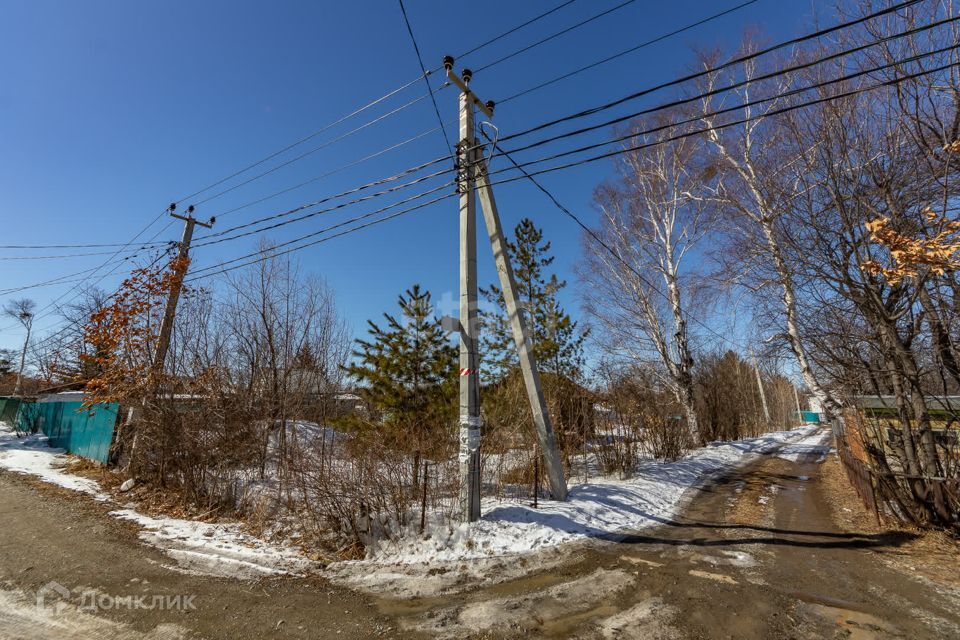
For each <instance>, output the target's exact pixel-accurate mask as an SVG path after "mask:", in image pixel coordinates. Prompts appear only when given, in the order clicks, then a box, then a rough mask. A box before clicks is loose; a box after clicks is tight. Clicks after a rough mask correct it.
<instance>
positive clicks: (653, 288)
mask: <svg viewBox="0 0 960 640" xmlns="http://www.w3.org/2000/svg"><path fill="white" fill-rule="evenodd" d="M484 135H485V136H486V134H484ZM487 139H488V140H489V138H487ZM491 142H492V143H493V148H494V150H495V151H496V150H499V152H500V153H501V154H502V155H503V156H504V157H506V158H507V160H509V161H510V163H511V164H513V166H514V167H516V168H517V169H518V170H519V171H520V172H521V173H522V174H523V177H524V178H526V179H527V180H529V181H530V182H531V183H532V184H533V185H534V186H535V187H536V188H537V189H539V190H540V191H541V192H542V193H543V194H544V195H545V196H547V198H549V199H550V201H551V202H552V203H553V204H554V206H555V207H556V208H557V209H559V210H560V211H561V212H562V213H564V214H566V215H567V216H568V217H569V218H571V219H572V220H573V221H574V222H575V223H577V225H578V226H579V227H580V228H581V229H583V230H584V231H585V232H586V233H587V234H588V235H589V236H590V237H591V238H593V240H594V241H596V242H597V244H599V245H600V246H601V247H603V248H604V249H606V250H607V251H608V252H609V253H610V255H612V256H613V257H614V258H616V259H617V260H618V261H619V262H620V263H621V264H623V266H625V267H626V268H627V269H629V270H630V272H631V273H633V274H634V275H635V276H636V277H637V279H638V280H640V282H642V283H643V284H644V285H646V286H647V287H648V288H649V289H650V290H651V291H653V292H654V293H656V294H657V295H659V296H660V297H662V298H663V299H664V300H666V301H667V302H670V298H669V297H668V296H667V294H665V293H664V292H662V291H661V290H660V288H659V287H657V286H656V285H654V284H653V283H652V282H650V281H649V280H648V279H647V278H646V277H644V275H643V274H642V273H640V272H639V271H638V270H637V269H636V268H634V267H633V265H631V264H630V263H629V262H627V261H626V260H625V259H624V258H623V257H622V256H621V255H620V254H619V253H618V252H617V251H616V250H615V249H613V247H611V246H610V245H609V244H608V243H606V242H605V241H604V240H603V239H602V238H600V236H599V235H598V234H597V233H596V232H594V230H593V229H591V228H590V227H589V226H587V224H586V223H584V222H583V221H582V220H581V219H580V218H579V217H578V216H577V215H576V214H575V213H573V212H572V211H570V209H568V208H567V207H565V206H564V205H563V203H561V202H560V200H558V199H557V197H556V196H554V195H553V193H551V192H550V191H549V190H548V189H547V188H546V187H544V186H543V185H542V184H541V183H540V182H539V181H538V180H537V179H536V178H535V177H533V176H532V175H530V174H529V173H528V172H527V170H526V169H524V168H523V167H522V166H521V165H520V164H518V163H517V161H516V160H514V159H513V157H512V156H511V155H510V154H509V153H508V152H506V151H504V150H503V149H502V148H500V147H499V146H498V144H497V142H496V141H491ZM687 318H688V319H689V320H692V321H693V322H695V323H696V324H698V325H700V326H701V327H703V328H704V329H706V330H707V331H709V332H710V333H712V334H713V335H715V336H716V337H718V338H720V339H721V340H722V341H724V342H726V343H728V344H730V345H733V346H734V347H736V348H738V349H743V345H740V344H738V343H736V342H734V341H732V340H730V339H729V338H728V337H726V336H724V335H723V334H721V333H718V332H717V331H715V330H714V329H712V328H711V327H710V326H709V325H707V324H706V323H704V322H701V321H700V320H699V319H697V318H696V316H693V315H690V314H688V315H687Z"/></svg>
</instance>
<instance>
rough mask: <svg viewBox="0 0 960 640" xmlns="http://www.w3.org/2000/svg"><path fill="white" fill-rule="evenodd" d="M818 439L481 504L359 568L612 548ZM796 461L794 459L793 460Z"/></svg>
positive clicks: (759, 442) (390, 546)
mask: <svg viewBox="0 0 960 640" xmlns="http://www.w3.org/2000/svg"><path fill="white" fill-rule="evenodd" d="M814 437H816V438H818V439H819V438H821V437H822V435H821V432H819V430H818V428H817V427H815V426H803V427H798V428H796V429H793V430H791V431H781V432H776V433H770V434H766V435H763V436H760V437H758V438H752V439H749V440H740V441H735V442H714V443H711V444H710V445H708V446H706V447H704V448H702V449H697V450H695V451H692V452H690V453H689V454H688V455H687V456H686V457H684V458H683V459H681V460H677V461H675V462H662V461H654V460H651V461H645V462H643V463H641V464H640V465H639V466H638V467H637V470H636V473H635V474H634V476H633V477H632V478H629V479H627V480H620V479H615V478H603V479H595V480H592V481H590V482H589V483H586V484H574V485H572V486H571V488H570V493H569V499H568V500H567V501H566V502H552V501H546V502H543V503H542V504H541V506H540V508H539V509H533V508H532V507H531V506H529V504H528V503H527V502H526V501H520V500H503V501H498V500H496V499H486V500H484V501H483V503H482V512H483V513H484V516H483V517H482V518H481V520H480V521H479V522H475V523H472V524H461V525H459V526H454V527H452V528H451V527H449V526H438V527H435V528H434V529H432V530H431V531H428V532H427V534H425V535H424V536H423V537H420V536H410V537H408V538H406V539H403V540H400V541H398V542H391V543H385V544H382V545H381V546H380V547H379V548H378V549H375V550H374V551H373V553H372V554H371V557H370V558H369V559H368V560H364V561H361V562H362V563H376V564H416V563H429V562H454V561H460V560H467V559H477V558H491V557H497V556H504V555H522V554H528V553H531V552H533V551H537V550H541V549H544V548H549V547H554V546H557V545H561V544H565V543H569V542H575V541H578V540H583V539H587V538H600V539H611V540H615V539H617V538H618V537H619V535H621V534H623V533H624V532H626V531H632V530H636V529H641V528H643V527H647V526H651V525H655V524H658V523H661V522H663V521H664V520H666V519H668V518H670V517H671V516H672V515H674V514H675V513H676V512H677V511H678V510H679V508H680V507H681V506H682V504H683V498H684V494H685V493H686V492H687V490H688V489H690V488H691V487H694V486H696V485H698V484H701V483H703V482H704V481H705V480H707V479H709V477H711V476H714V475H716V474H719V473H722V472H724V471H728V470H730V469H733V468H735V467H737V466H740V465H742V464H745V463H747V462H750V461H751V460H754V459H756V458H757V457H758V456H759V455H763V454H771V453H775V452H777V451H778V450H780V449H781V448H782V447H784V446H785V445H787V446H789V445H790V444H791V443H802V442H805V441H807V440H813V438H814ZM798 455H799V453H798Z"/></svg>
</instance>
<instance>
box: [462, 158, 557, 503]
mask: <svg viewBox="0 0 960 640" xmlns="http://www.w3.org/2000/svg"><path fill="white" fill-rule="evenodd" d="M478 155H479V154H478ZM476 168H477V170H476V173H475V178H476V182H477V189H478V192H479V195H480V207H481V208H482V209H483V219H484V222H486V225H487V234H488V235H489V236H490V245H491V247H492V248H493V257H494V260H495V261H496V265H497V275H498V276H499V277H500V288H501V289H502V290H503V300H504V303H505V304H506V308H507V314H508V315H509V316H510V328H511V330H512V331H513V341H514V343H515V344H516V346H517V353H518V354H519V356H520V370H521V371H522V372H523V382H524V385H526V388H527V397H528V398H529V400H530V409H531V411H532V412H533V423H534V425H536V427H537V437H538V438H539V440H540V450H541V451H542V452H543V462H544V466H545V467H546V469H547V475H548V476H549V478H550V491H551V493H552V494H553V497H554V499H555V500H566V499H567V481H566V478H564V475H563V465H562V464H561V462H560V452H559V450H558V448H557V437H556V434H555V433H554V431H553V424H551V422H550V414H549V413H547V403H546V401H545V400H544V398H543V385H542V384H541V382H540V372H539V371H538V370H537V360H536V358H535V356H534V355H533V348H532V347H533V341H532V339H531V336H530V335H529V334H528V332H527V326H526V321H525V320H524V318H523V315H521V313H520V306H519V304H518V303H519V300H518V298H517V287H516V282H515V280H514V277H513V267H512V266H511V264H510V256H509V254H508V253H507V242H506V240H505V239H504V235H503V226H502V225H501V223H500V214H499V213H498V212H497V203H496V200H494V198H493V189H492V188H491V187H490V181H489V179H488V177H487V167H486V163H485V162H484V161H483V160H478V162H477V164H476Z"/></svg>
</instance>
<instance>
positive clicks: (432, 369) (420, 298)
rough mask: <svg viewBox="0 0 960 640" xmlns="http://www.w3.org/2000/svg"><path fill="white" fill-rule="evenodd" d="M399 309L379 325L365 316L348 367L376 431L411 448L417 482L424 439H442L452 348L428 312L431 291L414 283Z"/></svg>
mask: <svg viewBox="0 0 960 640" xmlns="http://www.w3.org/2000/svg"><path fill="white" fill-rule="evenodd" d="M398 304H399V306H400V315H399V316H394V315H391V314H388V313H384V314H383V317H384V321H385V322H384V325H383V326H381V325H378V324H377V323H375V322H373V321H372V320H371V321H368V325H369V329H368V331H369V338H368V339H367V340H357V348H356V349H355V350H354V352H353V356H354V362H353V364H351V365H350V366H349V367H348V369H347V370H348V373H349V374H350V375H351V376H352V377H353V378H354V379H355V380H356V381H357V383H358V384H359V385H360V393H361V394H362V396H363V397H364V398H365V399H366V401H367V402H368V404H369V405H370V406H371V407H373V408H374V409H376V411H377V413H378V414H379V416H380V421H379V425H377V426H378V428H379V429H380V430H381V434H380V435H381V436H382V437H384V438H385V439H386V440H388V441H389V442H390V443H391V444H392V445H393V446H396V447H398V448H400V449H402V450H406V451H409V452H410V453H412V454H413V458H414V459H413V479H414V483H413V484H414V485H416V484H417V479H418V478H419V470H420V459H421V456H422V454H423V452H424V451H425V450H426V449H427V448H428V445H429V443H431V442H438V441H441V440H442V436H441V433H442V430H443V428H444V427H445V426H447V425H448V423H449V422H450V420H451V419H452V416H453V410H454V404H453V389H454V386H455V382H456V379H457V377H456V372H457V369H456V367H457V359H456V358H457V352H456V349H455V348H454V347H453V346H452V345H450V343H449V341H448V339H447V337H446V335H445V333H444V331H443V329H442V328H441V326H440V321H439V319H437V318H436V317H435V316H433V314H432V313H433V309H432V305H431V302H430V293H429V292H428V291H422V290H421V289H420V285H414V286H413V287H412V288H410V289H408V290H407V291H406V292H405V293H404V294H402V295H400V296H399V300H398Z"/></svg>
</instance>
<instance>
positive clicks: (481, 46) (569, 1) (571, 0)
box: [457, 0, 576, 58]
mask: <svg viewBox="0 0 960 640" xmlns="http://www.w3.org/2000/svg"><path fill="white" fill-rule="evenodd" d="M574 2H576V0H567V1H566V2H561V3H560V4H558V5H557V6H555V7H554V8H552V9H548V10H547V11H544V12H543V13H541V14H539V15H536V16H534V17H532V18H530V19H529V20H527V21H526V22H523V23H521V24H518V25H517V26H515V27H513V28H512V29H508V30H507V31H504V32H503V33H501V34H500V35H498V36H495V37H493V38H490V39H489V40H487V41H485V42H483V43H481V44H478V45H477V46H475V47H473V48H472V49H469V50H467V51H464V52H463V53H461V54H460V55H459V56H457V57H458V58H466V57H467V56H469V55H470V54H471V53H476V52H477V51H479V50H480V49H484V48H486V47H488V46H490V45H491V44H493V43H494V42H496V41H497V40H500V39H502V38H505V37H507V36H509V35H511V34H513V33H515V32H517V31H519V30H520V29H522V28H524V27H526V26H528V25H531V24H533V23H534V22H537V21H538V20H541V19H543V18H546V17H547V16H549V15H550V14H552V13H555V12H557V11H559V10H560V9H563V8H564V7H566V6H569V5H571V4H573V3H574Z"/></svg>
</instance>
